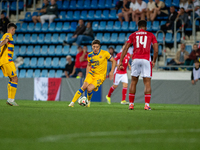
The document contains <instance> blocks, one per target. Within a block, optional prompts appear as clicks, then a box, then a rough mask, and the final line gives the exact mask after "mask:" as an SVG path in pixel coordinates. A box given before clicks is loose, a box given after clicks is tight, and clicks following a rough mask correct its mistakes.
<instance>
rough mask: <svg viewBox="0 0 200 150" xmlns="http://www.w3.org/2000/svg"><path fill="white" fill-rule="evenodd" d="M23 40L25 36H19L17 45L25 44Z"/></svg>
mask: <svg viewBox="0 0 200 150" xmlns="http://www.w3.org/2000/svg"><path fill="white" fill-rule="evenodd" d="M23 39H24V36H23V34H18V36H17V40H16V43H17V44H22V43H23Z"/></svg>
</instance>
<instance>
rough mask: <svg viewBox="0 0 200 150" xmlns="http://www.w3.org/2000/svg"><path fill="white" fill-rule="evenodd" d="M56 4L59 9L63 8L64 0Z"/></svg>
mask: <svg viewBox="0 0 200 150" xmlns="http://www.w3.org/2000/svg"><path fill="white" fill-rule="evenodd" d="M56 4H57V6H58V9H59V10H60V9H62V1H57V2H56Z"/></svg>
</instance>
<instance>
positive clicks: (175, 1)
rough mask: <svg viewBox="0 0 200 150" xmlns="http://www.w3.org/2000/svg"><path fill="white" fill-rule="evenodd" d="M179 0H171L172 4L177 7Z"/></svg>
mask: <svg viewBox="0 0 200 150" xmlns="http://www.w3.org/2000/svg"><path fill="white" fill-rule="evenodd" d="M179 3H180V0H173V2H172V5H173V6H175V7H177V8H178V7H179Z"/></svg>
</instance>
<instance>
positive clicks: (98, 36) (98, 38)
mask: <svg viewBox="0 0 200 150" xmlns="http://www.w3.org/2000/svg"><path fill="white" fill-rule="evenodd" d="M102 37H103V34H102V33H97V36H96V39H97V40H99V41H100V42H101V41H102Z"/></svg>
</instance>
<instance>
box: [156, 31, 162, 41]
mask: <svg viewBox="0 0 200 150" xmlns="http://www.w3.org/2000/svg"><path fill="white" fill-rule="evenodd" d="M157 41H158V43H163V33H158V37H157Z"/></svg>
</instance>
